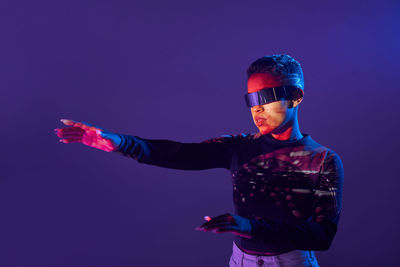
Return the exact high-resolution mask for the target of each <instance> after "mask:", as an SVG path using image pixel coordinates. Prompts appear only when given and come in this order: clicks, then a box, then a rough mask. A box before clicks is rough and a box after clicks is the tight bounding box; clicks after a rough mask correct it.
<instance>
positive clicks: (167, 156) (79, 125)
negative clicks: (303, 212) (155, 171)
mask: <svg viewBox="0 0 400 267" xmlns="http://www.w3.org/2000/svg"><path fill="white" fill-rule="evenodd" d="M62 122H63V123H64V124H65V125H67V126H69V127H67V128H63V129H58V128H57V129H55V132H56V134H57V136H58V137H60V138H61V140H60V141H61V142H63V143H74V142H78V143H83V144H84V145H87V146H91V147H94V148H98V149H101V150H103V151H107V152H117V153H120V154H122V155H124V156H127V157H131V158H134V159H136V160H137V161H138V162H141V163H146V164H151V165H156V166H160V167H165V168H171V169H181V170H204V169H211V168H226V169H229V168H230V164H231V158H232V153H233V145H234V142H235V140H236V137H238V135H235V136H234V135H224V136H221V137H219V138H213V139H209V140H206V141H203V142H200V143H181V142H176V141H172V140H166V139H144V138H140V137H138V136H130V135H124V134H118V133H112V132H109V131H107V130H105V129H103V128H100V127H98V126H95V125H92V124H89V123H87V122H77V121H73V120H62Z"/></svg>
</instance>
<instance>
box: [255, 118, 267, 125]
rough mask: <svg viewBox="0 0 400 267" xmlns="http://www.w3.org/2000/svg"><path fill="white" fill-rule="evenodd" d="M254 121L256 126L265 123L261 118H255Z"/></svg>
mask: <svg viewBox="0 0 400 267" xmlns="http://www.w3.org/2000/svg"><path fill="white" fill-rule="evenodd" d="M254 120H255V122H256V125H257V126H261V125H262V124H263V123H264V121H265V119H264V118H261V117H255V118H254Z"/></svg>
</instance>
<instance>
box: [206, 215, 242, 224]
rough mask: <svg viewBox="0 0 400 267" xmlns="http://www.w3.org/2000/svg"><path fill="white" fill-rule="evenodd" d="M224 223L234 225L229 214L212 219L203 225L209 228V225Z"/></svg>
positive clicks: (233, 220)
mask: <svg viewBox="0 0 400 267" xmlns="http://www.w3.org/2000/svg"><path fill="white" fill-rule="evenodd" d="M224 222H230V223H235V219H234V218H233V216H232V215H231V214H229V213H226V214H223V215H220V216H217V217H214V218H212V219H211V220H210V221H207V222H205V223H204V224H203V225H204V226H211V225H214V224H218V223H224ZM203 225H202V226H203Z"/></svg>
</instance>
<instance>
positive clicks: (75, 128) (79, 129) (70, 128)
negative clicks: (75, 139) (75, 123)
mask: <svg viewBox="0 0 400 267" xmlns="http://www.w3.org/2000/svg"><path fill="white" fill-rule="evenodd" d="M54 131H58V132H63V133H69V132H84V131H85V130H83V129H82V128H79V127H67V128H56V129H54Z"/></svg>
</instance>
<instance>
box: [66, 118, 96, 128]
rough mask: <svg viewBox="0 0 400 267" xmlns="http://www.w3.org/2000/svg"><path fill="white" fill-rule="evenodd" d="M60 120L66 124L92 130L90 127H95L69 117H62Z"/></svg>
mask: <svg viewBox="0 0 400 267" xmlns="http://www.w3.org/2000/svg"><path fill="white" fill-rule="evenodd" d="M60 121H61V122H62V123H64V124H65V125H68V126H74V127H79V128H82V129H84V130H90V129H92V128H93V127H92V126H89V125H86V124H85V123H83V122H80V121H74V120H68V119H61V120H60ZM94 128H95V127H94Z"/></svg>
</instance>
